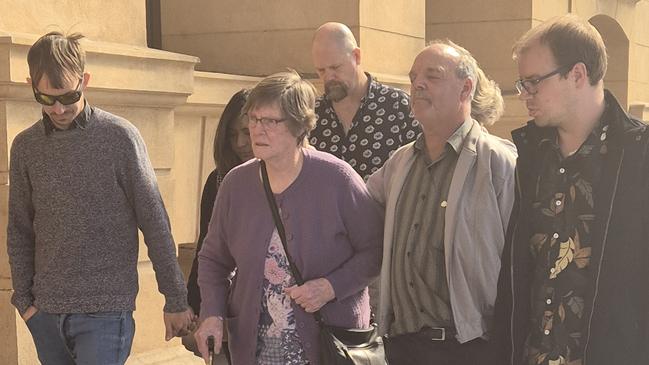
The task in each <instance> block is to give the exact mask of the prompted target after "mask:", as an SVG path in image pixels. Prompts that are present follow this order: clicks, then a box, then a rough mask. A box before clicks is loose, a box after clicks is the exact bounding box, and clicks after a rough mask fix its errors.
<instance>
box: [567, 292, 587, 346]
mask: <svg viewBox="0 0 649 365" xmlns="http://www.w3.org/2000/svg"><path fill="white" fill-rule="evenodd" d="M568 307H570V310H571V311H572V313H574V314H575V315H576V316H577V317H578V318H581V317H582V316H583V315H584V298H582V297H578V296H572V297H570V299H568ZM579 335H580V337H581V334H579Z"/></svg>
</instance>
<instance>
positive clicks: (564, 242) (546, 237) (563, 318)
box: [525, 123, 608, 365]
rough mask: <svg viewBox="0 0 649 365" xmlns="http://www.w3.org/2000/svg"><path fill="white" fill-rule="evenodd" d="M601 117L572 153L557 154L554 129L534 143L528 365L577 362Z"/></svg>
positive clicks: (602, 150) (602, 147)
mask: <svg viewBox="0 0 649 365" xmlns="http://www.w3.org/2000/svg"><path fill="white" fill-rule="evenodd" d="M607 129H608V126H607V125H604V124H603V123H602V124H601V125H600V126H599V127H598V128H595V130H594V131H593V132H592V133H591V134H590V135H589V137H588V138H587V139H586V141H585V142H584V143H583V144H582V145H581V147H580V148H579V149H578V150H577V151H576V152H575V153H573V154H572V155H570V156H568V157H565V158H564V157H562V155H561V152H560V149H559V145H558V143H557V134H556V130H555V129H549V130H547V135H546V136H545V138H542V140H541V141H540V143H539V146H538V148H539V150H540V151H541V153H540V156H543V157H542V161H541V166H543V169H542V171H541V174H540V175H539V177H538V179H537V184H536V196H535V199H534V201H533V206H532V207H533V216H532V220H531V221H532V222H533V223H532V224H533V229H534V230H533V232H534V233H535V234H533V235H532V237H531V239H530V242H529V243H530V250H531V252H532V257H533V258H534V281H533V284H532V298H531V303H532V312H531V316H532V317H531V321H530V334H529V336H528V337H527V340H526V343H525V356H526V358H527V361H526V363H527V364H529V365H563V364H567V365H581V364H582V358H583V352H584V341H585V338H584V335H585V326H586V321H587V318H586V317H587V315H586V313H584V298H585V297H586V291H587V290H588V286H589V285H590V281H591V279H590V278H591V274H590V270H594V269H596V268H592V267H591V249H592V246H593V244H595V242H592V231H593V226H592V225H593V223H594V221H595V209H594V201H593V191H594V190H595V189H596V187H597V183H598V181H599V179H600V174H601V170H600V165H601V156H602V155H604V154H606V153H607V144H606V138H607V136H606V132H607Z"/></svg>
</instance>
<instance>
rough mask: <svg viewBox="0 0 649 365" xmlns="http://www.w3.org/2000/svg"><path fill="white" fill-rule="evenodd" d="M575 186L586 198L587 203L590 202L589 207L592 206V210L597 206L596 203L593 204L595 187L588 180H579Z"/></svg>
mask: <svg viewBox="0 0 649 365" xmlns="http://www.w3.org/2000/svg"><path fill="white" fill-rule="evenodd" d="M575 186H576V187H577V188H578V189H579V191H580V192H581V194H582V195H583V196H584V198H585V199H586V202H588V205H590V207H591V208H593V207H594V206H595V203H594V202H593V186H592V185H591V184H590V183H589V182H588V181H586V180H584V179H582V178H579V179H578V180H577V181H576V182H575Z"/></svg>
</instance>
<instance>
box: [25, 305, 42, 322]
mask: <svg viewBox="0 0 649 365" xmlns="http://www.w3.org/2000/svg"><path fill="white" fill-rule="evenodd" d="M36 312H38V308H36V307H34V306H33V305H31V306H29V308H27V310H26V311H25V313H23V314H22V317H23V320H24V321H25V322H27V321H29V319H30V318H32V317H33V316H34V314H36Z"/></svg>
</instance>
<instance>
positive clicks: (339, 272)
mask: <svg viewBox="0 0 649 365" xmlns="http://www.w3.org/2000/svg"><path fill="white" fill-rule="evenodd" d="M339 207H340V215H341V217H342V220H343V224H344V225H345V228H346V230H347V234H348V236H349V242H350V243H351V245H352V249H353V250H354V254H353V255H352V256H351V257H350V258H349V260H347V261H346V262H345V263H343V264H342V265H341V266H340V267H339V268H338V269H336V270H334V271H333V272H332V273H330V274H329V275H328V276H327V277H326V279H327V280H329V282H330V283H331V286H332V287H333V289H334V292H335V294H336V299H338V300H342V299H345V298H347V297H349V296H350V295H353V294H355V293H358V292H359V291H361V290H362V289H363V288H365V287H366V286H368V285H369V284H370V283H371V282H372V281H373V280H374V279H376V277H377V276H378V275H379V271H380V267H381V258H382V243H383V217H382V214H381V211H380V209H379V207H378V205H377V204H376V202H374V200H373V199H372V197H371V196H370V194H369V192H368V191H367V188H366V187H365V184H364V183H363V180H362V179H361V177H360V176H358V175H357V174H356V173H354V172H353V171H351V168H350V174H349V175H348V176H347V179H346V186H341V187H340V194H339Z"/></svg>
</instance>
